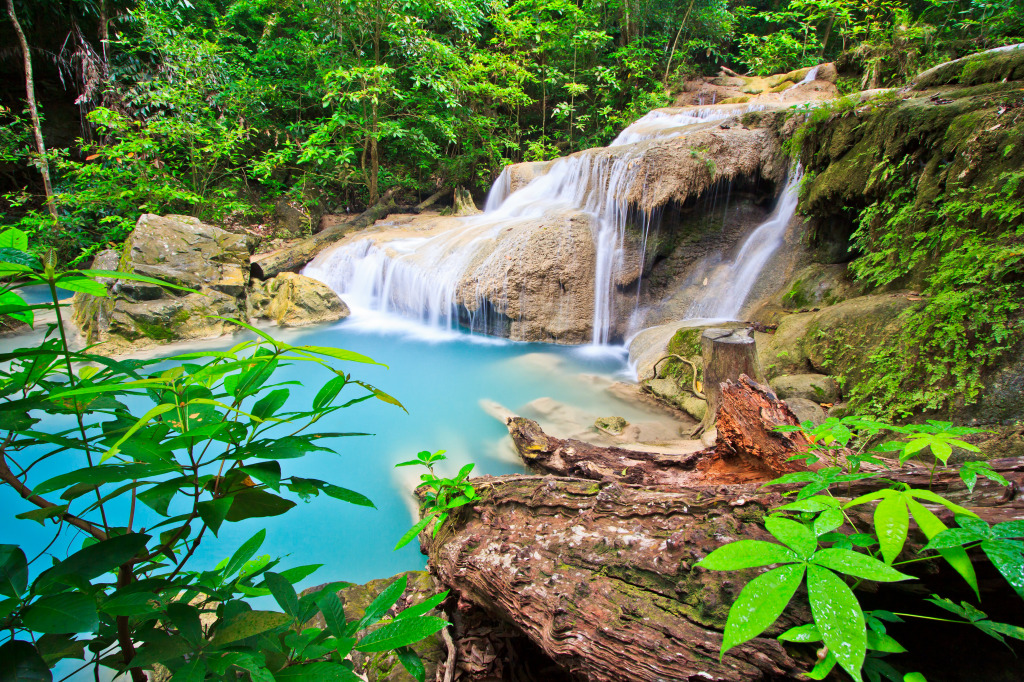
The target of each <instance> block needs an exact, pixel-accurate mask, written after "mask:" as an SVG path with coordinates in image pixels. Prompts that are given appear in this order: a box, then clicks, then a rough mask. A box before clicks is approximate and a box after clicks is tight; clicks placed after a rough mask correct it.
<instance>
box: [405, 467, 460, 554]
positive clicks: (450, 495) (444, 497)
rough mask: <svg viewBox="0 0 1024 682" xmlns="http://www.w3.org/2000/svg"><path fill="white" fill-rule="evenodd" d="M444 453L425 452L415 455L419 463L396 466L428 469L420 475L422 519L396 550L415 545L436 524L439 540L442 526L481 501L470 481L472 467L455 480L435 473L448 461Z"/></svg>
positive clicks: (435, 528)
mask: <svg viewBox="0 0 1024 682" xmlns="http://www.w3.org/2000/svg"><path fill="white" fill-rule="evenodd" d="M444 453H445V450H438V451H437V452H430V451H429V450H423V451H422V452H420V453H418V454H417V455H416V459H411V460H408V461H406V462H399V463H398V464H396V465H395V466H396V467H406V466H423V467H426V469H427V473H425V474H421V475H420V480H421V481H422V483H421V484H420V487H421V488H422V489H423V496H422V501H421V504H420V515H421V516H422V518H421V519H420V521H419V522H418V523H417V524H416V525H414V526H413V527H412V528H410V529H409V530H408V531H406V533H405V535H403V536H402V537H401V539H399V541H398V544H397V545H395V549H400V548H402V547H404V546H406V545H407V544H409V543H410V542H412V540H413V538H415V537H416V536H417V535H419V533H420V531H422V530H423V529H424V528H426V527H427V526H429V525H430V524H431V523H433V524H434V537H437V534H438V532H440V530H441V526H443V525H444V522H445V521H447V520H448V518H449V517H450V516H451V514H452V512H454V511H455V510H457V509H459V508H460V507H464V506H466V505H467V504H470V503H472V502H474V501H476V500H478V499H480V496H479V494H478V493H477V492H476V488H474V487H473V484H472V483H470V482H469V480H468V478H469V474H470V472H471V471H473V466H474V465H473V464H472V463H469V464H467V465H466V466H464V467H462V468H461V469H459V473H458V474H456V475H455V478H442V477H440V476H438V475H437V474H435V473H434V465H435V464H437V463H438V462H441V461H444V460H445V459H447V457H445V456H444Z"/></svg>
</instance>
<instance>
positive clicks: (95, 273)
mask: <svg viewBox="0 0 1024 682" xmlns="http://www.w3.org/2000/svg"><path fill="white" fill-rule="evenodd" d="M76 272H78V273H80V274H82V275H88V276H89V277H105V278H109V279H130V280H132V281H133V282H145V283H147V284H156V285H158V286H161V287H166V288H168V289H177V290H178V291H186V292H189V293H193V294H194V293H197V292H196V290H195V289H189V288H188V287H183V286H179V285H177V284H171V283H170V282H165V281H163V280H160V279H156V278H154V277H147V276H146V275H139V274H136V273H134V272H118V271H117V270H76ZM59 285H60V286H64V283H63V282H59Z"/></svg>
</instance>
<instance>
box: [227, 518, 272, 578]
mask: <svg viewBox="0 0 1024 682" xmlns="http://www.w3.org/2000/svg"><path fill="white" fill-rule="evenodd" d="M266 539H267V530H266V528H261V529H260V530H259V531H257V533H256V534H255V535H253V536H252V537H251V538H249V539H248V540H246V541H245V542H244V543H242V546H241V547H239V548H238V549H237V550H235V553H234V554H232V555H231V558H230V559H228V563H227V565H225V566H224V569H223V570H222V571H221V575H223V576H224V577H225V578H230V577H231V576H233V575H234V574H235V573H236V572H238V571H239V570H240V569H241V568H242V566H244V565H245V562H247V561H248V560H249V559H251V558H252V557H253V555H254V554H256V552H257V551H259V548H260V547H262V546H263V541H264V540H266Z"/></svg>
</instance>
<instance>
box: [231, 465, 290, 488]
mask: <svg viewBox="0 0 1024 682" xmlns="http://www.w3.org/2000/svg"><path fill="white" fill-rule="evenodd" d="M240 470H241V471H243V472H244V473H246V474H249V475H250V476H252V477H253V478H255V479H256V480H257V481H259V482H260V483H265V484H266V485H267V486H268V487H270V488H273V489H274V490H277V491H280V490H281V464H280V463H279V462H276V461H273V460H271V461H268V462H256V463H254V464H247V465H246V466H244V467H241V468H240Z"/></svg>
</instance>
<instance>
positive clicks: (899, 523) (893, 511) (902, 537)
mask: <svg viewBox="0 0 1024 682" xmlns="http://www.w3.org/2000/svg"><path fill="white" fill-rule="evenodd" d="M909 530H910V514H909V513H908V512H907V503H906V502H905V501H904V500H903V496H901V495H891V496H889V497H885V498H883V499H882V501H881V502H879V503H878V506H877V507H876V508H875V534H876V535H877V536H878V546H879V549H880V550H881V551H882V556H883V557H884V558H885V561H886V563H889V564H891V563H892V562H893V561H895V560H896V557H898V556H899V555H900V552H902V551H903V545H904V544H905V543H906V541H907V532H908V531H909Z"/></svg>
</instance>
